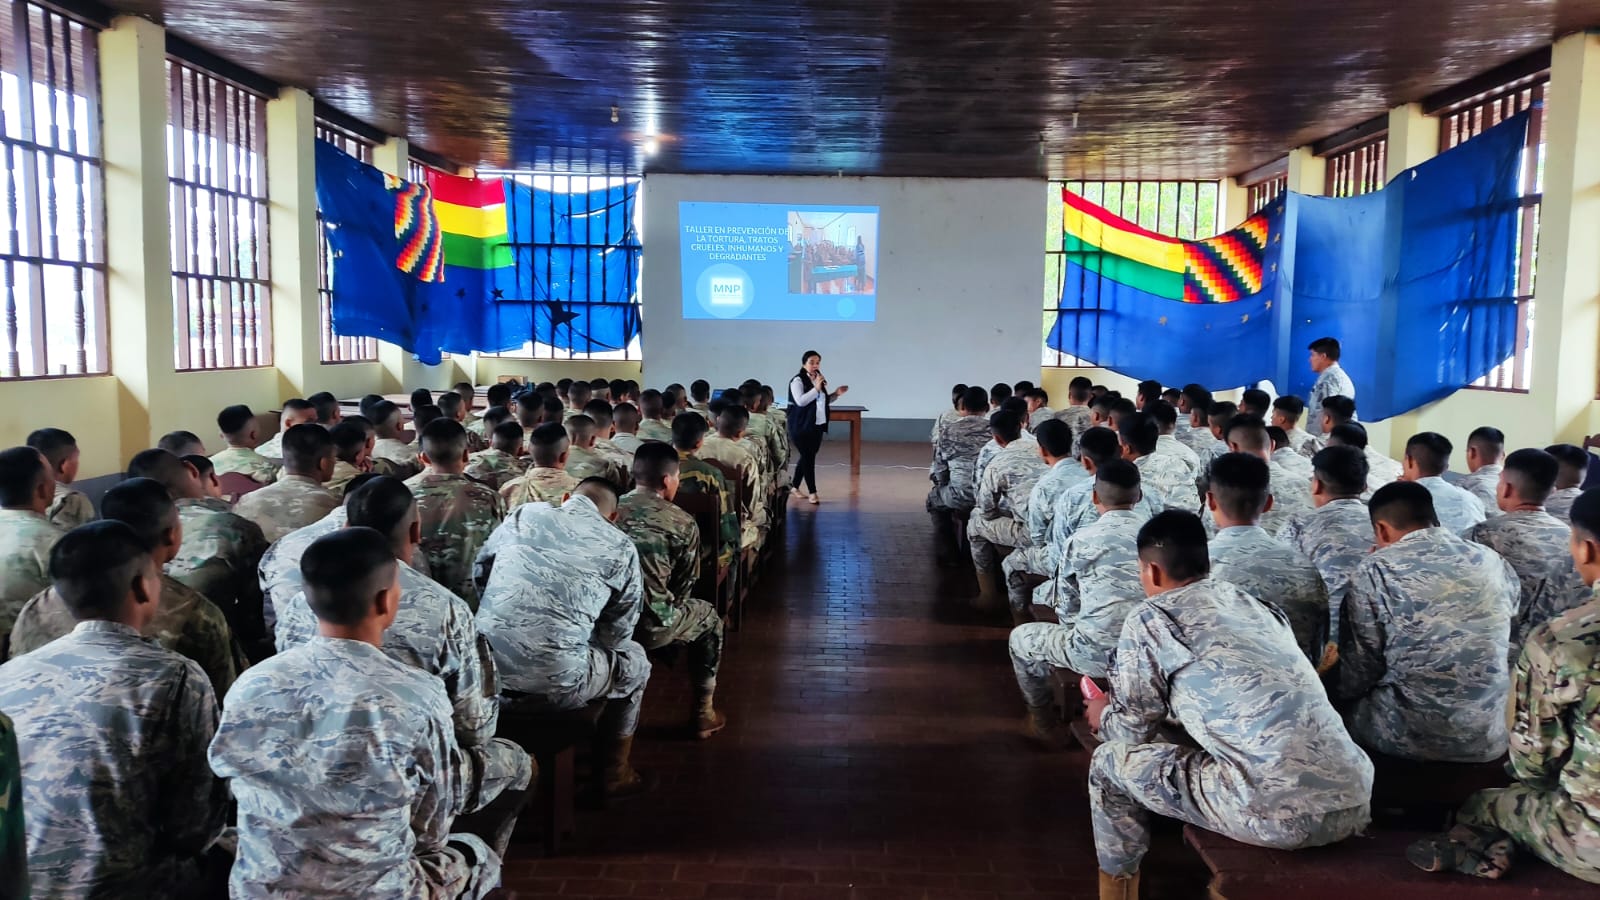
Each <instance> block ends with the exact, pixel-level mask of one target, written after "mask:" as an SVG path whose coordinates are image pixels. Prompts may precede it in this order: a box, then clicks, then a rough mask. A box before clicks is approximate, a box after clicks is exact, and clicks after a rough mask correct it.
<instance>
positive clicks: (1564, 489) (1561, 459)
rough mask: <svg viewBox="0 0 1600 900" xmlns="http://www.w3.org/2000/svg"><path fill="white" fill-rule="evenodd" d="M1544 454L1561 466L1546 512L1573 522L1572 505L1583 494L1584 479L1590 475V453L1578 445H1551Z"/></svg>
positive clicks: (1547, 502)
mask: <svg viewBox="0 0 1600 900" xmlns="http://www.w3.org/2000/svg"><path fill="white" fill-rule="evenodd" d="M1544 452H1546V453H1548V454H1550V455H1551V456H1554V457H1555V458H1556V462H1557V463H1559V464H1560V466H1561V468H1560V469H1559V471H1558V473H1557V475H1556V489H1555V490H1554V491H1552V492H1551V494H1550V499H1548V500H1546V501H1545V502H1544V510H1545V512H1547V513H1549V514H1550V515H1552V516H1555V517H1556V518H1558V519H1560V520H1561V521H1563V522H1566V523H1568V524H1571V522H1572V504H1573V503H1574V502H1576V501H1577V499H1578V496H1579V495H1580V494H1582V493H1583V479H1584V477H1585V476H1586V475H1588V474H1589V451H1587V450H1585V449H1583V448H1582V447H1579V446H1577V445H1576V444H1551V445H1550V446H1548V447H1546V448H1544Z"/></svg>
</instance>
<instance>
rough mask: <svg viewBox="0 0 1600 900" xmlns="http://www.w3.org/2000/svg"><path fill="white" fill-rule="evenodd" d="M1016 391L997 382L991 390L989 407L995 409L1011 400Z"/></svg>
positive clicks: (1003, 383) (1007, 385)
mask: <svg viewBox="0 0 1600 900" xmlns="http://www.w3.org/2000/svg"><path fill="white" fill-rule="evenodd" d="M1013 393H1015V390H1014V389H1013V388H1012V387H1011V385H1009V384H1006V383H1005V382H1003V381H1001V382H996V383H995V384H994V385H993V386H991V387H990V388H989V406H991V407H995V406H999V405H1000V404H1002V403H1004V402H1006V401H1007V400H1010V399H1011V395H1012V394H1013Z"/></svg>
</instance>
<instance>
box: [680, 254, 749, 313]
mask: <svg viewBox="0 0 1600 900" xmlns="http://www.w3.org/2000/svg"><path fill="white" fill-rule="evenodd" d="M755 294H756V291H755V283H754V282H753V281H751V280H750V275H749V274H748V273H746V272H745V270H743V269H741V268H739V267H738V266H733V265H729V264H727V263H717V264H716V265H714V266H707V267H706V269H705V270H704V271H703V272H701V273H700V277H699V278H697V279H695V299H696V300H698V301H699V302H700V308H701V309H703V310H705V311H706V312H707V313H710V314H711V315H713V316H716V317H718V318H722V319H732V318H736V317H738V316H739V315H740V314H741V313H743V312H744V311H745V310H747V309H749V308H750V304H752V303H754V302H755V299H756V296H755Z"/></svg>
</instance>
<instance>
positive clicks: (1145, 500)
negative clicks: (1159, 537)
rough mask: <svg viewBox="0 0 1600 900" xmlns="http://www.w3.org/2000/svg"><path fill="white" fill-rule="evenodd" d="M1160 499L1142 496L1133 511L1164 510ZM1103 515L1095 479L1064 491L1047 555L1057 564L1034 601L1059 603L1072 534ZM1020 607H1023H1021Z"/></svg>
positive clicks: (1148, 513)
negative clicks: (1097, 501) (1097, 506)
mask: <svg viewBox="0 0 1600 900" xmlns="http://www.w3.org/2000/svg"><path fill="white" fill-rule="evenodd" d="M1163 508H1164V507H1162V505H1161V503H1160V501H1158V500H1157V499H1156V498H1155V497H1153V496H1151V495H1150V494H1148V493H1144V494H1142V495H1141V496H1140V497H1139V502H1138V503H1135V504H1134V505H1133V512H1136V513H1138V514H1139V515H1140V516H1141V517H1143V518H1144V519H1149V518H1150V517H1151V516H1153V515H1155V514H1156V513H1158V512H1161V510H1162V509H1163ZM1099 518H1100V511H1099V510H1098V509H1095V506H1094V479H1093V478H1089V479H1087V480H1085V481H1080V482H1078V483H1077V484H1074V485H1073V486H1072V487H1070V488H1067V489H1066V491H1064V492H1062V494H1061V497H1060V499H1059V500H1057V501H1056V513H1055V518H1054V520H1053V521H1052V522H1051V528H1050V540H1049V543H1048V544H1047V545H1046V547H1045V554H1044V558H1045V559H1046V560H1047V561H1048V562H1050V564H1051V565H1053V566H1055V567H1056V568H1053V569H1052V570H1051V571H1050V572H1046V573H1044V574H1046V575H1049V576H1050V580H1049V581H1046V582H1045V583H1044V584H1041V585H1039V587H1038V588H1036V589H1035V590H1034V592H1033V602H1034V603H1036V604H1039V605H1040V606H1056V605H1057V594H1058V593H1059V591H1060V587H1061V586H1060V585H1058V584H1057V578H1058V577H1060V576H1064V575H1066V574H1067V572H1068V570H1067V569H1065V568H1062V566H1064V564H1065V562H1066V559H1067V553H1068V548H1069V546H1070V544H1071V540H1072V536H1073V535H1074V534H1076V533H1077V532H1078V531H1079V530H1080V529H1083V528H1085V527H1087V526H1088V525H1090V524H1091V523H1093V522H1095V521H1096V520H1098V519H1099ZM1019 611H1020V610H1019Z"/></svg>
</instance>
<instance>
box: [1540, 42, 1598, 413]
mask: <svg viewBox="0 0 1600 900" xmlns="http://www.w3.org/2000/svg"><path fill="white" fill-rule="evenodd" d="M1547 96H1549V97H1551V98H1552V100H1551V102H1550V105H1549V106H1548V107H1547V108H1546V111H1545V114H1544V115H1545V119H1544V128H1545V131H1544V133H1545V166H1544V203H1543V208H1542V209H1541V210H1540V213H1539V275H1538V281H1537V282H1536V283H1535V284H1534V303H1535V309H1536V310H1537V311H1538V319H1537V324H1536V327H1535V328H1534V332H1533V380H1532V383H1531V385H1530V387H1531V391H1530V394H1531V397H1532V399H1533V400H1534V401H1535V403H1536V404H1537V406H1538V414H1539V415H1541V416H1546V417H1548V421H1551V422H1553V423H1554V427H1555V433H1556V436H1557V438H1559V439H1561V440H1563V441H1570V442H1573V443H1579V442H1581V441H1582V439H1583V437H1584V435H1585V434H1586V433H1587V432H1589V431H1591V430H1592V427H1593V421H1592V416H1593V415H1594V409H1593V408H1594V405H1595V403H1594V401H1595V395H1596V389H1597V384H1596V377H1597V376H1596V373H1597V372H1600V346H1597V343H1596V336H1597V335H1600V252H1596V251H1597V250H1600V152H1596V148H1597V147H1600V35H1595V34H1573V35H1568V36H1567V37H1564V38H1562V39H1561V40H1559V41H1557V42H1556V45H1555V47H1554V48H1553V50H1552V51H1551V61H1550V89H1549V92H1548V94H1547Z"/></svg>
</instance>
